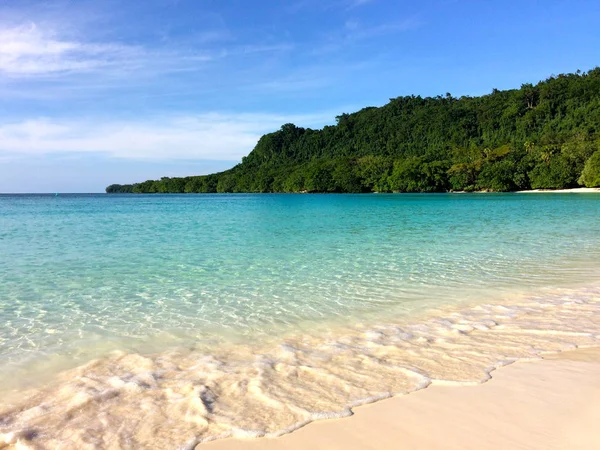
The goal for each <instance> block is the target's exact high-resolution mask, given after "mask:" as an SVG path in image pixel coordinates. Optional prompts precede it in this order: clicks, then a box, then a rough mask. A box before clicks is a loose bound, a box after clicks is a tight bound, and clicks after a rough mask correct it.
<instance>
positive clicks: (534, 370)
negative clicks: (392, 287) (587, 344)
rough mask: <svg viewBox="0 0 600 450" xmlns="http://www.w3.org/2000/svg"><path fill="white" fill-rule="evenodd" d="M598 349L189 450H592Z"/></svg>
mask: <svg viewBox="0 0 600 450" xmlns="http://www.w3.org/2000/svg"><path fill="white" fill-rule="evenodd" d="M599 373H600V348H592V349H578V350H574V351H568V352H563V353H560V354H555V355H550V356H547V357H545V358H544V359H542V360H537V361H532V362H518V363H515V364H512V365H510V366H507V367H505V368H502V369H499V370H497V371H495V372H493V374H492V380H490V381H488V382H487V383H484V384H481V385H478V386H461V387H453V386H439V385H432V386H430V387H429V388H427V389H425V390H421V391H418V392H415V393H412V394H408V395H405V396H401V397H396V398H393V399H389V400H384V401H381V402H378V403H374V404H370V405H367V406H363V407H359V408H356V409H355V411H354V412H355V414H354V415H353V416H352V417H350V418H346V419H336V420H331V421H320V422H315V423H312V424H310V425H308V426H306V427H304V428H302V429H300V430H298V431H297V432H295V433H292V434H288V435H285V436H283V437H280V438H275V439H267V438H263V439H256V440H246V441H243V440H235V439H228V440H221V441H215V442H211V443H208V444H202V445H199V446H197V447H196V450H200V449H206V450H254V449H260V450H283V449H285V450H300V449H302V450H304V449H307V448H310V449H311V450H325V449H328V450H337V449H339V450H342V449H343V450H359V449H379V450H381V449H400V448H401V449H405V450H409V449H414V450H417V449H419V450H420V449H423V450H425V449H427V450H437V449H439V450H442V449H443V450H452V449H455V450H459V449H460V450H463V449H478V450H500V449H509V448H510V449H522V450H525V449H528V450H529V449H536V450H537V449H539V450H542V449H543V450H549V449H556V450H559V449H560V450H564V449H570V450H594V449H599V448H600V432H599V431H598V423H600V377H599V376H598V374H599Z"/></svg>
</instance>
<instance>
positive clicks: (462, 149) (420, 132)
mask: <svg viewBox="0 0 600 450" xmlns="http://www.w3.org/2000/svg"><path fill="white" fill-rule="evenodd" d="M336 121H337V123H336V125H332V126H325V127H324V128H323V129H320V130H313V129H310V128H301V127H297V126H296V125H294V124H285V125H283V126H282V127H281V129H279V130H278V131H275V132H273V133H269V134H266V135H264V136H263V137H261V138H260V140H259V141H258V143H257V144H256V147H255V148H254V149H253V150H252V151H251V152H250V153H249V154H248V156H246V157H244V158H243V159H242V162H241V163H240V164H238V165H236V166H235V167H233V168H232V169H229V170H226V171H223V172H219V173H215V174H211V175H203V176H190V177H182V178H168V177H164V178H161V179H160V180H147V181H144V182H141V183H136V184H125V185H120V184H113V185H111V186H108V187H107V188H106V192H107V193H216V192H223V193H226V192H257V193H258V192H265V193H266V192H338V193H346V192H347V193H367V192H448V191H467V192H469V191H481V190H484V191H493V192H506V191H515V190H527V189H562V188H571V187H578V186H587V187H595V186H600V68H595V69H592V70H590V71H589V72H583V73H582V72H580V71H577V73H571V74H563V75H558V76H551V77H549V78H548V79H546V80H544V81H541V82H539V83H538V84H536V85H533V84H524V85H522V86H521V88H520V89H512V90H505V91H499V90H496V89H494V90H493V92H492V93H490V94H488V95H483V96H479V97H470V96H463V97H460V98H456V97H453V96H452V95H450V94H446V95H445V96H437V97H424V98H423V97H420V96H404V97H398V98H394V99H391V100H390V102H389V103H387V104H386V105H384V106H382V107H367V108H363V109H362V110H360V111H358V112H355V113H352V114H342V115H340V116H338V117H336Z"/></svg>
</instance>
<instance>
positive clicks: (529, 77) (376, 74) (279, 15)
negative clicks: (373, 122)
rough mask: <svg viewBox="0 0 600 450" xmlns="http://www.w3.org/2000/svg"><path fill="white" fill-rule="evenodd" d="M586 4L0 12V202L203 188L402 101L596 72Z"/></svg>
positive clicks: (121, 6)
mask: <svg viewBox="0 0 600 450" xmlns="http://www.w3.org/2000/svg"><path fill="white" fill-rule="evenodd" d="M598 23H600V2H599V1H597V0H588V1H584V0H564V1H558V0H503V1H492V0H489V1H484V0H420V1H415V0H413V1H407V0H288V1H285V0H145V1H122V0H121V1H117V0H91V1H85V0H70V1H66V0H52V1H44V0H36V1H33V0H0V192H5V193H7V192H103V191H104V188H105V187H106V186H107V185H109V184H112V183H123V184H125V183H131V182H138V181H143V180H146V179H151V178H152V179H155V178H160V177H161V176H187V175H200V174H206V173H212V172H215V171H220V170H224V169H227V168H230V167H232V166H234V165H235V164H237V163H238V162H239V161H240V160H241V158H242V157H243V156H245V155H246V154H248V153H249V152H250V151H251V150H252V148H253V147H254V145H255V144H256V142H257V140H258V139H259V138H260V136H261V135H262V134H264V133H267V132H271V131H275V130H277V129H278V128H279V127H280V126H281V125H282V124H284V123H288V122H292V123H295V124H296V125H299V126H304V127H311V128H320V127H322V126H323V125H327V124H333V123H335V116H336V115H339V114H341V113H343V112H353V111H356V110H358V109H361V108H363V107H365V106H380V105H383V104H385V103H386V102H387V101H389V99H390V98H394V97H398V96H401V95H411V94H415V95H422V96H427V95H438V94H442V95H443V94H445V93H446V92H450V93H452V94H453V95H455V96H461V95H481V94H486V93H489V92H491V91H492V89H494V88H496V89H510V88H516V87H519V86H520V85H521V84H522V83H526V82H533V83H535V82H537V81H539V80H541V79H545V78H547V77H548V76H550V75H553V74H559V73H565V72H574V71H576V70H578V69H580V70H589V69H591V68H593V67H595V66H597V65H599V64H600V33H598Z"/></svg>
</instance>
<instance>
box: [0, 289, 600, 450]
mask: <svg viewBox="0 0 600 450" xmlns="http://www.w3.org/2000/svg"><path fill="white" fill-rule="evenodd" d="M599 313H600V288H590V289H586V290H579V291H562V292H560V293H556V294H554V295H550V296H545V297H540V298H536V297H533V298H529V299H526V300H522V301H520V302H519V303H518V304H505V305H489V304H486V305H478V306H473V307H468V308H463V309H460V310H455V311H450V310H446V311H439V312H438V314H436V316H435V317H430V318H428V319H424V320H422V321H419V322H414V323H409V322H405V323H395V324H382V325H380V326H376V327H370V328H369V329H363V328H357V329H354V330H350V331H348V330H346V331H345V332H344V333H341V334H340V333H338V334H334V333H330V334H329V335H327V336H308V335H303V336H298V337H297V338H295V339H291V338H290V339H287V340H286V341H285V342H282V343H280V345H276V346H271V347H269V348H261V347H260V346H258V345H245V346H239V345H237V346H235V347H233V346H230V347H227V346H220V347H218V348H215V349H214V351H213V352H211V354H210V355H208V354H206V353H199V352H196V351H183V350H173V351H170V352H163V353H160V354H154V355H149V356H144V355H140V354H127V353H122V352H117V353H113V354H111V355H110V356H109V357H107V358H104V359H100V360H95V361H92V362H90V363H89V364H86V365H84V366H82V367H79V368H77V369H73V370H69V371H66V372H64V373H62V374H60V375H59V376H58V377H57V378H56V380H55V381H54V382H53V383H52V384H50V385H47V386H45V387H43V388H40V389H37V390H35V391H30V392H25V393H23V394H22V395H21V397H20V398H19V400H18V401H15V402H13V403H12V404H9V405H4V406H2V407H1V408H0V447H3V446H4V447H8V448H15V449H16V448H18V446H23V447H24V448H28V447H27V446H31V447H33V448H36V449H54V448H62V449H71V448H72V449H98V448H148V449H154V448H156V449H163V448H185V449H193V448H195V447H196V446H198V445H199V444H202V443H203V442H207V441H211V440H214V439H219V438H224V437H239V438H257V437H264V436H267V437H275V436H280V435H282V434H285V433H289V432H291V431H294V430H296V429H298V428H300V427H302V426H305V425H306V424H308V423H310V422H312V421H315V420H321V419H329V418H338V417H344V416H349V415H351V414H352V408H353V407H356V406H359V405H362V404H365V403H369V402H374V401H377V400H381V399H384V398H387V397H390V396H393V395H399V394H406V393H409V392H412V391H415V390H419V389H423V388H425V387H427V386H428V385H430V384H431V383H441V384H459V385H465V384H476V383H481V382H483V381H486V380H487V379H489V378H490V373H491V372H492V371H493V370H494V369H496V368H498V367H500V366H503V365H506V364H510V363H512V362H514V361H516V360H523V359H532V358H539V357H540V355H541V354H543V353H545V352H559V351H563V350H567V349H572V348H576V347H578V346H595V345H600V334H599V333H600V314H599Z"/></svg>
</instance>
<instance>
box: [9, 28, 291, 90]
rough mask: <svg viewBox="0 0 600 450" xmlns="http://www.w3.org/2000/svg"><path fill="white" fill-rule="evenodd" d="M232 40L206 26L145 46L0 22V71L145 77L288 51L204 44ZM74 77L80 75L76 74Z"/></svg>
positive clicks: (280, 46) (18, 75)
mask: <svg viewBox="0 0 600 450" xmlns="http://www.w3.org/2000/svg"><path fill="white" fill-rule="evenodd" d="M228 40H229V41H231V40H233V38H232V37H231V35H230V34H228V33H226V32H222V31H206V32H204V33H201V34H196V35H194V36H193V37H192V38H189V39H188V40H187V41H186V42H185V43H184V44H181V45H178V44H177V42H167V43H165V45H164V46H162V47H157V46H154V47H153V48H147V47H144V46H141V45H126V44H122V43H118V42H86V41H78V40H74V39H68V38H65V37H62V36H60V35H59V34H58V33H56V32H53V31H50V30H48V29H41V28H40V27H38V26H37V25H36V24H35V23H28V24H26V25H19V26H14V27H4V28H3V29H2V28H0V76H4V77H8V78H12V79H23V78H32V77H41V76H43V77H46V78H48V77H54V78H58V77H64V76H65V75H70V74H94V75H97V74H105V75H110V76H111V77H114V76H116V75H127V76H130V75H132V74H137V75H139V76H141V77H143V78H148V77H149V76H153V75H160V74H166V73H176V72H182V71H196V70H199V69H201V68H202V67H203V66H204V65H206V63H209V62H211V61H216V60H220V59H224V58H233V57H237V56H244V55H250V54H255V53H277V52H284V51H288V50H290V49H292V48H293V45H292V44H290V43H286V42H276V43H272V42H271V43H261V42H258V43H253V42H248V43H243V44H235V43H229V45H224V46H219V45H208V44H214V43H215V42H217V41H228ZM78 81H81V79H80V80H78Z"/></svg>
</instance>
